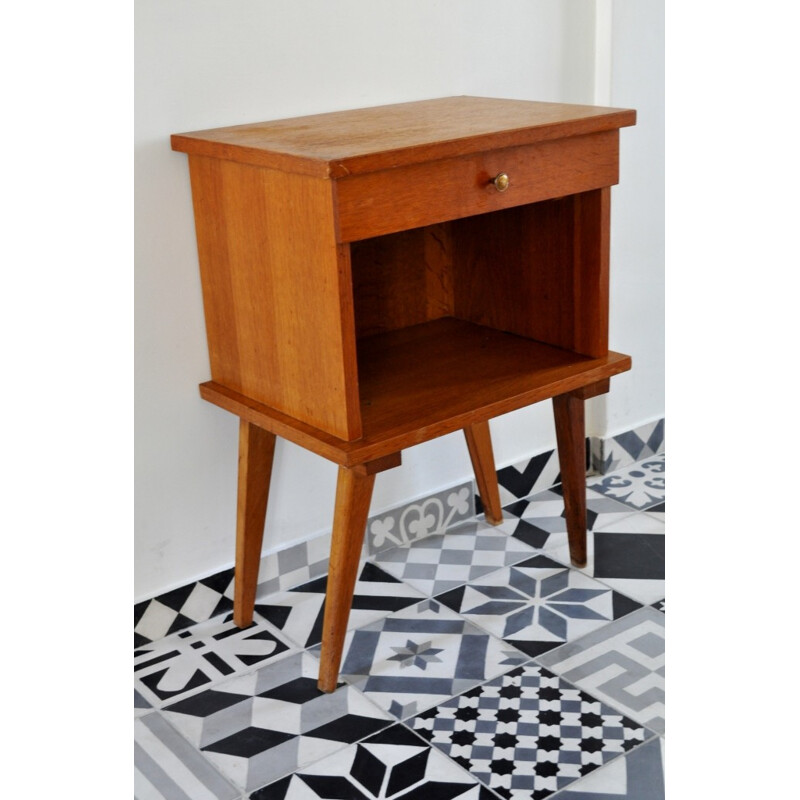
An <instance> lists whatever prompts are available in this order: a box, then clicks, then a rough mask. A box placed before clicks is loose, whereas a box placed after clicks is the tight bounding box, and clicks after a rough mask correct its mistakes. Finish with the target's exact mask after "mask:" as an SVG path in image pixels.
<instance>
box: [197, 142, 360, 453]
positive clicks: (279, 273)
mask: <svg viewBox="0 0 800 800" xmlns="http://www.w3.org/2000/svg"><path fill="white" fill-rule="evenodd" d="M189 167H190V174H191V180H192V195H193V202H194V209H195V227H196V234H197V244H198V256H199V262H200V275H201V281H202V286H203V302H204V308H205V317H206V333H207V337H208V348H209V360H210V366H211V376H212V379H213V380H214V381H215V382H217V383H219V384H222V385H224V386H227V387H228V388H230V389H232V390H233V391H236V392H239V393H241V394H243V395H245V396H247V397H250V398H252V399H253V400H256V401H258V402H261V403H264V404H266V405H268V406H271V407H272V408H275V409H276V410H278V411H280V412H282V413H284V414H288V415H290V416H292V417H294V418H295V419H298V420H301V421H303V422H306V423H308V424H310V425H313V426H314V427H317V428H319V429H321V430H323V431H326V432H328V433H331V434H333V435H334V436H337V437H339V438H342V439H345V440H352V439H357V438H358V437H359V436H360V435H361V418H360V411H359V405H358V374H357V367H356V351H355V324H354V319H353V299H352V283H351V274H350V258H349V249H348V248H347V247H346V246H342V245H339V244H337V234H336V213H335V203H334V188H333V184H332V182H331V181H330V180H327V179H323V178H315V177H310V176H305V175H298V174H291V173H284V172H281V171H278V170H272V169H267V168H263V167H257V166H252V165H248V164H240V163H236V162H233V161H226V160H222V159H216V158H208V157H205V156H190V157H189Z"/></svg>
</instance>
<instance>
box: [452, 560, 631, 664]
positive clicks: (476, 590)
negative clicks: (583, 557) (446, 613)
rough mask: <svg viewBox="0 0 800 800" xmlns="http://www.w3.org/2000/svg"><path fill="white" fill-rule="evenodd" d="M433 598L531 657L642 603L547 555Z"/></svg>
mask: <svg viewBox="0 0 800 800" xmlns="http://www.w3.org/2000/svg"><path fill="white" fill-rule="evenodd" d="M436 599H437V600H438V601H439V602H441V603H443V604H444V605H446V606H448V607H449V608H452V609H453V610H454V611H456V612H458V613H459V614H460V615H461V616H463V617H466V618H467V619H469V620H470V621H472V622H474V623H475V624H476V625H478V626H480V627H481V628H484V629H485V630H487V631H489V633H492V634H494V635H495V636H497V637H498V638H501V639H503V640H504V641H506V642H508V643H509V644H511V645H513V646H514V647H516V648H518V649H519V650H522V651H523V652H524V653H527V654H528V655H529V656H538V655H541V654H542V653H545V652H547V651H548V650H552V649H553V648H554V647H558V646H559V645H561V644H564V642H567V641H572V640H573V639H576V638H577V637H579V636H582V635H583V634H585V633H589V632H590V631H593V630H596V629H597V628H599V627H602V626H603V625H605V624H606V623H607V622H610V621H611V620H613V619H617V618H618V617H621V616H623V615H624V614H627V613H629V612H631V611H633V610H634V609H636V608H639V607H640V606H641V603H637V602H635V601H633V600H630V599H629V598H627V597H625V596H623V595H620V594H619V593H618V592H615V591H613V590H612V589H610V588H609V587H608V586H605V585H604V584H602V583H599V582H598V581H595V580H593V579H592V578H590V577H588V576H586V575H583V574H582V573H580V572H577V571H576V570H572V569H568V568H567V567H565V566H564V565H563V564H559V563H557V562H556V561H553V560H552V559H550V558H547V557H546V556H541V555H540V556H533V557H532V558H529V559H527V560H526V561H521V562H520V563H518V564H515V565H514V566H511V567H506V568H504V569H499V570H495V571H494V572H491V573H490V574H489V575H487V576H486V577H484V578H478V579H476V580H474V581H470V583H468V584H466V585H464V586H460V587H458V588H456V589H451V590H450V591H449V592H445V593H444V594H440V595H438V596H437V597H436Z"/></svg>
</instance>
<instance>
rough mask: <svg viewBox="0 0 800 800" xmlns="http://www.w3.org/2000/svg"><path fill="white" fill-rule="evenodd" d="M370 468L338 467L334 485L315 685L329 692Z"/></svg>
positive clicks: (345, 617) (360, 535) (358, 547)
mask: <svg viewBox="0 0 800 800" xmlns="http://www.w3.org/2000/svg"><path fill="white" fill-rule="evenodd" d="M374 483H375V474H374V472H372V473H371V472H369V471H367V470H364V469H363V468H362V469H359V468H354V469H348V468H346V467H339V479H338V482H337V485H336V509H335V511H334V515H333V538H332V540H331V555H330V562H329V571H328V589H327V593H326V596H325V616H324V618H323V621H322V650H321V652H320V668H319V682H318V686H319V688H320V690H321V691H323V692H332V691H333V690H334V689H335V688H336V681H337V680H338V678H339V668H340V664H341V660H342V648H343V647H344V636H345V632H346V630H347V620H348V618H349V616H350V604H351V603H352V602H353V590H354V588H355V585H356V577H357V573H358V562H359V558H360V556H361V544H362V542H363V541H364V530H365V528H366V526H367V515H368V514H369V504H370V500H371V499H372V487H373V485H374Z"/></svg>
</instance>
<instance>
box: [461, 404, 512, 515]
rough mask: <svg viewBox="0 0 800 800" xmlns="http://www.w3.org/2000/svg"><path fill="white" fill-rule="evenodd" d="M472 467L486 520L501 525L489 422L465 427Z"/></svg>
mask: <svg viewBox="0 0 800 800" xmlns="http://www.w3.org/2000/svg"><path fill="white" fill-rule="evenodd" d="M464 437H465V438H466V440H467V449H468V450H469V457H470V459H471V460H472V469H473V470H474V471H475V482H476V483H477V484H478V494H479V495H480V497H481V502H482V503H483V510H484V515H485V517H486V521H487V522H488V523H490V524H491V525H499V524H500V523H501V522H502V521H503V509H502V507H501V505H500V490H499V488H498V486H497V472H496V471H495V468H494V452H493V450H492V437H491V433H490V431H489V422H488V420H487V421H486V422H476V423H474V424H473V425H468V426H467V427H466V428H464Z"/></svg>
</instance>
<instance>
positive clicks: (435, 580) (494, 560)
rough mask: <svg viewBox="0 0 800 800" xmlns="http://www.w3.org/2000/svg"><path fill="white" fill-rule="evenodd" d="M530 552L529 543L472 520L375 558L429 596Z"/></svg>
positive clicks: (519, 558)
mask: <svg viewBox="0 0 800 800" xmlns="http://www.w3.org/2000/svg"><path fill="white" fill-rule="evenodd" d="M533 553H534V550H533V548H532V547H530V546H529V545H527V544H525V543H524V542H522V541H520V540H519V539H515V538H513V537H510V536H508V535H507V534H506V533H505V531H503V530H501V529H499V528H496V527H493V526H491V525H487V524H486V523H485V522H479V521H473V522H465V523H462V524H461V525H457V526H456V527H455V528H452V529H450V530H448V531H447V533H445V534H440V535H437V536H428V537H426V538H424V539H420V540H418V541H415V542H412V543H411V544H410V545H408V546H406V547H395V548H393V549H391V550H384V551H383V552H381V553H378V554H377V555H376V556H375V557H374V560H375V562H376V563H377V564H379V565H380V566H381V568H382V569H384V570H386V571H387V572H389V573H391V574H392V575H394V576H395V577H396V578H398V579H400V580H402V581H405V582H406V583H408V584H410V585H411V586H414V587H415V588H416V589H418V590H419V591H420V592H422V593H423V594H425V595H427V596H432V595H436V594H440V593H441V592H444V591H447V590H448V589H453V588H455V587H456V586H461V585H462V584H464V583H466V582H467V581H471V580H475V579H476V578H480V577H481V576H482V575H486V574H487V573H489V572H492V571H493V570H495V569H498V568H500V567H505V566H508V565H509V564H514V563H516V562H517V561H522V560H523V559H525V558H528V557H530V556H531V555H533Z"/></svg>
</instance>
